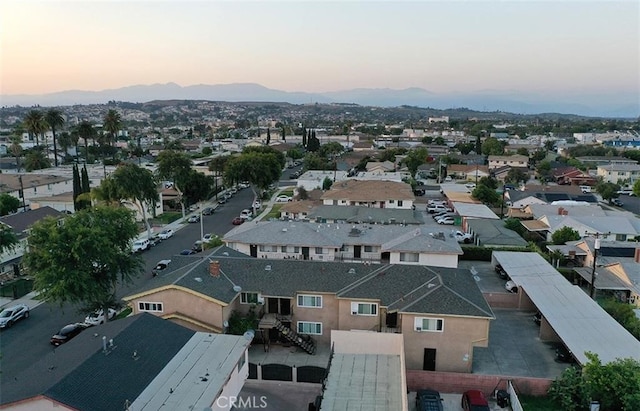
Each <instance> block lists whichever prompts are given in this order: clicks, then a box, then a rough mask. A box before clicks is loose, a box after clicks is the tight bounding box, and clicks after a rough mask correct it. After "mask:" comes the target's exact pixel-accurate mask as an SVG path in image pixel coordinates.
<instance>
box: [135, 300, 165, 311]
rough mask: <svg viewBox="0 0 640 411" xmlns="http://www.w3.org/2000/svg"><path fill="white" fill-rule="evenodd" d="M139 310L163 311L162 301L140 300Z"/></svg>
mask: <svg viewBox="0 0 640 411" xmlns="http://www.w3.org/2000/svg"><path fill="white" fill-rule="evenodd" d="M138 310H139V311H149V312H156V313H161V312H162V303H148V302H145V301H139V302H138Z"/></svg>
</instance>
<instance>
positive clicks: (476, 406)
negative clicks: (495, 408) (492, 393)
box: [462, 390, 490, 411]
mask: <svg viewBox="0 0 640 411" xmlns="http://www.w3.org/2000/svg"><path fill="white" fill-rule="evenodd" d="M462 409H463V410H465V411H489V410H490V408H489V403H488V402H487V399H486V398H485V397H484V394H483V393H482V391H480V390H469V391H465V392H464V394H462Z"/></svg>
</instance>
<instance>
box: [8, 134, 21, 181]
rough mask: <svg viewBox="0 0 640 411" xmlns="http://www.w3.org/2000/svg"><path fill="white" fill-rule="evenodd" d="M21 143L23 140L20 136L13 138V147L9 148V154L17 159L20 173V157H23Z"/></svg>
mask: <svg viewBox="0 0 640 411" xmlns="http://www.w3.org/2000/svg"><path fill="white" fill-rule="evenodd" d="M21 142H22V138H21V137H20V136H13V137H11V145H10V146H9V152H10V153H11V154H12V155H13V156H14V157H15V158H16V167H17V168H18V173H19V172H20V156H21V155H22V146H21V145H20V143H21Z"/></svg>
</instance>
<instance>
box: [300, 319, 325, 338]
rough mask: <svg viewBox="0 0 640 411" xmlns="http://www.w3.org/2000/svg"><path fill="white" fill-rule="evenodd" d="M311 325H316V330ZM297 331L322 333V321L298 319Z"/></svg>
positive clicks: (312, 333) (313, 333) (309, 333)
mask: <svg viewBox="0 0 640 411" xmlns="http://www.w3.org/2000/svg"><path fill="white" fill-rule="evenodd" d="M305 326H308V328H306V327H305ZM311 327H314V328H315V330H312V329H311ZM318 327H319V328H320V331H318ZM305 328H306V330H305ZM296 331H297V332H298V334H308V335H322V323H318V322H313V321H298V324H297V325H296Z"/></svg>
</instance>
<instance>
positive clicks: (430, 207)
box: [427, 204, 447, 214]
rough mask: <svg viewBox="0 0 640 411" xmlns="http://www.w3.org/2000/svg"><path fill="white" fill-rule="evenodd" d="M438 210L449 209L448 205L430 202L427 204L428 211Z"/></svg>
mask: <svg viewBox="0 0 640 411" xmlns="http://www.w3.org/2000/svg"><path fill="white" fill-rule="evenodd" d="M437 211H447V207H446V206H445V205H443V204H429V205H428V206H427V212H429V213H431V214H433V213H435V212H437Z"/></svg>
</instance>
